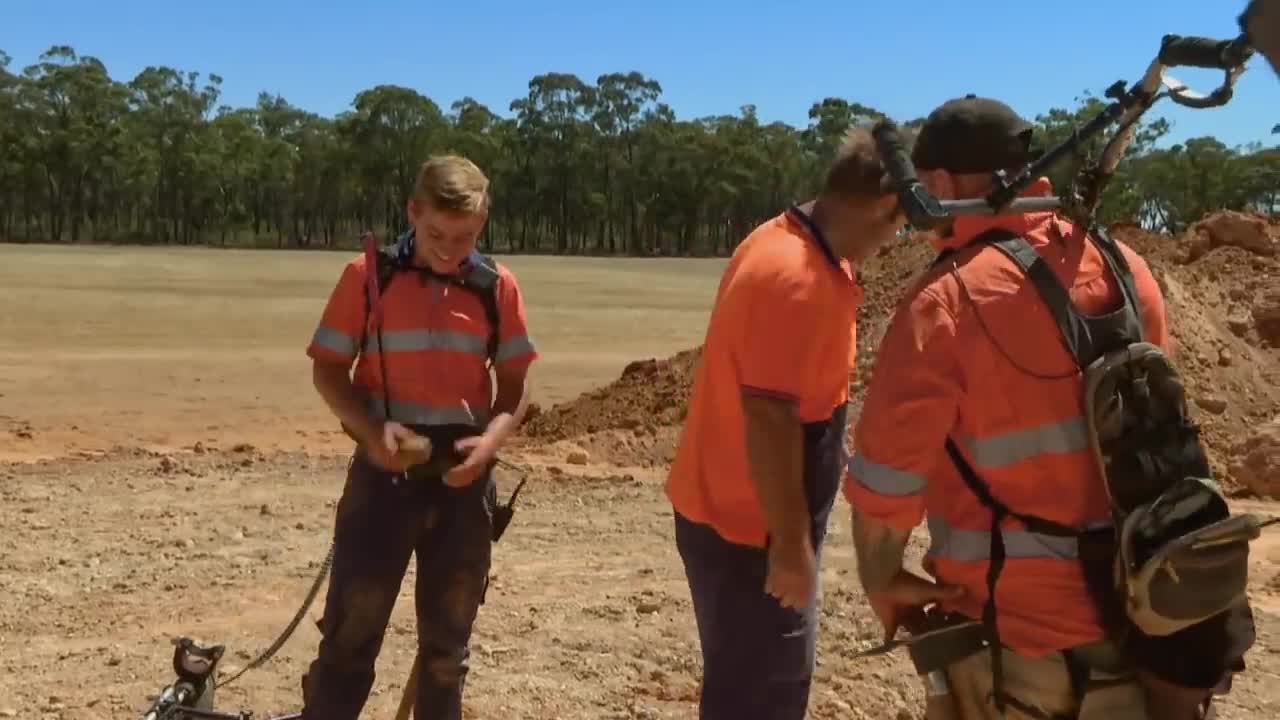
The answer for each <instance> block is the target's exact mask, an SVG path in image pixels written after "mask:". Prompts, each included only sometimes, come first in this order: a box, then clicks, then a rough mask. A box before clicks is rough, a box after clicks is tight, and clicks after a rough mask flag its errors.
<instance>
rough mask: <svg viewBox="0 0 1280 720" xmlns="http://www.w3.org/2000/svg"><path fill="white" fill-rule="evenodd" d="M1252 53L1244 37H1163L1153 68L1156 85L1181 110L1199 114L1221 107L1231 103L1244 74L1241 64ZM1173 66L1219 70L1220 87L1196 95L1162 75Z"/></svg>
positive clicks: (1186, 87) (1174, 79)
mask: <svg viewBox="0 0 1280 720" xmlns="http://www.w3.org/2000/svg"><path fill="white" fill-rule="evenodd" d="M1253 52H1254V50H1253V46H1252V45H1250V44H1249V36H1248V35H1247V34H1245V33H1241V34H1240V35H1239V36H1237V37H1235V38H1233V39H1230V40H1214V39H1212V38H1203V37H1186V36H1182V35H1165V36H1164V38H1163V39H1162V40H1161V42H1160V53H1159V55H1157V56H1156V60H1155V65H1156V66H1158V68H1159V75H1160V84H1162V85H1164V86H1165V87H1166V88H1168V90H1169V99H1170V100H1172V101H1174V102H1175V103H1177V104H1179V105H1182V106H1183V107H1189V108H1193V109H1197V110H1202V109H1205V108H1212V107H1221V106H1223V105H1226V104H1227V102H1228V101H1229V100H1231V95H1232V92H1233V88H1234V86H1235V83H1236V79H1237V78H1239V77H1240V73H1242V72H1244V66H1245V63H1247V62H1248V61H1249V58H1251V57H1252V56H1253ZM1177 66H1186V67H1202V68H1211V69H1216V70H1221V71H1222V73H1223V78H1222V83H1221V84H1220V85H1218V87H1216V88H1214V89H1213V91H1212V92H1209V93H1207V94H1206V93H1199V92H1196V91H1195V90H1192V89H1191V88H1190V87H1188V86H1187V85H1186V84H1185V83H1183V82H1182V81H1180V80H1178V79H1176V78H1173V77H1170V76H1169V74H1168V73H1167V72H1165V70H1166V69H1167V68H1171V67H1177Z"/></svg>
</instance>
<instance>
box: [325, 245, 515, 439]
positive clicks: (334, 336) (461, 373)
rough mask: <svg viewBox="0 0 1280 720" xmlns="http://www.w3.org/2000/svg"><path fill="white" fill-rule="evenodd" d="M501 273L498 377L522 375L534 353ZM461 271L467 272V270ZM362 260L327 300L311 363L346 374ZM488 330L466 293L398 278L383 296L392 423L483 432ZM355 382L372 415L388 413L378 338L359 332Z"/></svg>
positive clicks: (359, 311)
mask: <svg viewBox="0 0 1280 720" xmlns="http://www.w3.org/2000/svg"><path fill="white" fill-rule="evenodd" d="M495 265H496V267H497V270H498V281H497V282H498V285H497V299H498V324H499V330H500V336H499V343H498V349H497V353H496V357H495V359H494V365H495V367H496V368H509V367H516V366H520V365H525V366H527V365H528V364H530V363H532V362H533V361H534V360H535V359H536V358H537V357H538V352H537V349H536V348H535V347H534V344H533V342H532V340H531V339H530V337H529V329H528V323H527V319H526V314H525V306H524V299H523V297H522V296H521V293H520V286H519V284H518V283H517V282H516V278H515V275H513V274H512V273H511V271H510V270H509V269H507V268H506V267H505V266H504V265H502V264H501V263H495ZM465 270H466V268H465V266H464V268H463V271H465ZM367 272H368V268H367V267H366V262H365V256H364V255H363V254H361V255H357V256H355V257H353V258H352V259H351V260H350V261H348V262H347V264H346V266H345V267H344V268H343V270H342V275H341V276H340V277H339V279H338V283H337V285H336V286H335V287H334V289H333V291H332V293H331V294H330V296H329V300H328V303H327V304H326V306H325V309H324V312H323V314H322V315H321V318H320V323H319V326H318V327H317V328H316V331H315V334H314V336H313V337H312V340H311V343H310V345H308V347H307V355H308V356H310V357H311V358H313V359H316V360H321V361H326V362H333V363H339V364H344V365H346V366H348V367H350V365H351V363H352V362H353V361H356V359H357V347H356V346H357V344H358V343H359V342H360V338H361V335H362V330H363V329H364V327H365V321H366V309H365V282H366V273H367ZM489 332H490V329H489V322H488V319H487V318H486V317H485V311H484V305H483V304H482V303H481V301H480V299H479V298H478V297H477V296H476V295H475V294H473V293H472V292H470V291H468V290H465V289H463V288H460V287H457V286H454V285H450V284H448V283H446V282H443V281H440V280H435V279H430V278H427V277H425V276H423V275H421V274H419V273H417V272H414V271H412V270H409V271H404V272H398V273H396V274H395V276H394V277H393V279H392V280H391V282H390V283H389V285H388V286H387V287H386V288H385V290H384V292H383V295H382V345H383V348H385V350H386V365H385V366H386V373H387V387H388V389H389V391H390V393H389V395H390V403H391V419H393V420H395V421H397V422H400V423H403V424H406V425H418V426H431V425H447V424H458V423H460V424H470V425H476V426H478V427H480V428H483V427H484V426H485V425H486V424H487V423H488V421H489V419H490V414H491V408H492V402H493V385H492V377H491V375H490V372H489V368H488V367H487V364H486V363H487V355H486V353H487V341H488V337H489ZM365 335H366V338H365V342H364V350H365V352H364V353H363V354H359V360H358V361H357V362H356V366H355V373H354V375H353V377H352V383H353V384H354V385H355V386H356V387H357V388H359V389H361V390H363V391H364V392H365V393H367V395H368V403H369V410H370V412H371V413H373V414H374V416H376V417H379V418H382V417H386V415H385V414H384V407H383V406H384V402H383V393H382V387H383V376H382V365H381V363H380V359H379V357H378V356H379V353H380V351H381V350H382V349H383V348H380V347H379V346H378V337H377V334H376V332H375V331H374V328H373V327H369V328H368V332H367V333H365Z"/></svg>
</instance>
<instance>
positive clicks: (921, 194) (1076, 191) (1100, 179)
mask: <svg viewBox="0 0 1280 720" xmlns="http://www.w3.org/2000/svg"><path fill="white" fill-rule="evenodd" d="M1252 54H1253V48H1252V47H1250V45H1249V43H1248V38H1247V36H1245V35H1243V34H1242V35H1240V36H1238V37H1236V38H1232V39H1229V40H1215V39H1212V38H1201V37H1188V36H1181V35H1165V36H1164V37H1163V38H1162V39H1161V43H1160V51H1159V53H1158V55H1157V57H1156V58H1155V59H1154V60H1152V61H1151V63H1150V65H1149V66H1148V67H1147V69H1146V72H1145V73H1143V76H1142V78H1141V79H1140V80H1138V81H1137V82H1136V83H1134V85H1133V87H1131V88H1129V89H1128V90H1126V89H1125V84H1124V82H1123V81H1122V82H1117V83H1115V84H1113V85H1112V86H1111V87H1109V88H1108V89H1107V92H1106V95H1107V97H1109V98H1111V99H1112V102H1111V103H1109V104H1107V105H1106V106H1105V107H1104V108H1103V109H1102V110H1101V111H1100V112H1098V113H1097V114H1096V115H1095V116H1094V117H1092V118H1091V119H1090V120H1089V122H1087V123H1086V124H1085V125H1084V127H1082V128H1079V129H1077V130H1076V131H1075V132H1073V133H1072V134H1071V136H1070V137H1069V138H1067V139H1065V140H1063V141H1062V142H1060V143H1058V144H1057V145H1055V146H1054V147H1052V148H1050V149H1049V150H1048V151H1047V152H1045V153H1044V154H1043V155H1041V156H1040V157H1038V158H1036V160H1035V161H1034V162H1032V163H1030V164H1029V165H1027V166H1026V167H1024V168H1023V169H1022V170H1021V171H1019V172H1018V173H1017V175H1016V176H1015V177H1013V178H1012V179H1010V178H1008V177H1006V174H1005V173H1004V172H1003V171H1000V172H996V173H993V177H992V180H993V185H994V188H993V189H992V191H991V192H990V193H988V194H987V196H986V197H983V198H979V199H973V200H939V199H938V198H936V197H934V195H933V194H932V193H930V192H929V191H928V189H926V188H925V187H924V185H923V184H922V183H921V182H920V180H919V179H918V178H917V177H916V171H915V167H914V165H913V164H912V162H911V156H910V153H909V152H908V151H907V148H906V145H905V144H904V143H903V141H902V138H901V137H900V135H899V133H898V127H897V125H896V124H895V123H894V122H893V121H891V120H881V121H880V122H878V123H876V125H875V126H874V127H873V128H872V135H873V137H874V138H875V141H876V145H877V147H878V149H879V153H880V157H881V160H882V162H883V163H884V166H885V170H886V172H887V174H888V175H889V177H890V179H891V180H892V182H893V185H894V187H895V189H896V190H897V193H898V198H899V202H900V204H901V207H902V210H903V212H904V213H905V214H906V216H907V220H908V222H909V223H910V224H911V225H912V226H913V227H916V228H918V229H922V230H927V229H930V228H933V227H937V226H939V225H942V224H944V223H946V222H947V221H948V220H950V219H951V218H954V217H955V216H957V215H996V214H1003V213H1020V212H1034V211H1037V210H1041V211H1043V210H1059V209H1061V210H1065V211H1067V212H1068V214H1070V215H1071V216H1072V218H1073V219H1074V220H1076V221H1077V222H1079V223H1082V224H1087V222H1088V221H1089V220H1090V219H1091V218H1092V215H1093V211H1094V208H1095V206H1096V205H1097V202H1098V199H1099V198H1100V196H1101V193H1102V189H1103V187H1104V186H1105V185H1106V182H1107V180H1108V179H1109V178H1110V177H1111V175H1112V173H1114V172H1115V169H1116V166H1117V164H1118V163H1119V161H1120V157H1121V156H1123V154H1124V152H1125V149H1126V148H1127V147H1128V145H1129V142H1130V140H1131V139H1132V137H1133V130H1134V126H1135V123H1136V122H1137V120H1138V118H1139V117H1141V116H1142V114H1143V113H1145V112H1146V111H1147V110H1148V109H1149V108H1150V107H1151V106H1152V104H1154V103H1155V101H1156V100H1157V99H1159V98H1160V97H1162V96H1167V97H1169V98H1170V99H1171V100H1172V101H1173V102H1175V103H1177V104H1179V105H1183V106H1185V107H1191V108H1209V107H1217V106H1221V105H1225V104H1226V103H1227V101H1228V100H1230V98H1231V92H1232V86H1233V85H1234V84H1235V80H1236V78H1237V77H1238V76H1239V75H1240V73H1241V72H1243V70H1244V65H1245V63H1246V62H1247V61H1248V59H1249V57H1250V56H1251V55H1252ZM1176 66H1191V67H1203V68H1217V69H1221V70H1222V71H1223V73H1224V79H1223V82H1222V84H1221V85H1220V86H1219V87H1217V88H1216V89H1214V90H1213V91H1212V92H1210V93H1208V94H1201V93H1197V92H1195V91H1193V90H1191V89H1190V88H1188V87H1187V86H1186V85H1184V84H1183V83H1181V82H1179V81H1177V80H1176V79H1174V78H1171V77H1169V76H1168V75H1167V74H1166V73H1165V70H1166V69H1167V68H1170V67H1176ZM1162 86H1163V87H1164V88H1165V89H1166V90H1167V92H1166V93H1163V94H1162V93H1160V92H1159V91H1160V89H1161V87H1162ZM1116 122H1119V124H1120V129H1119V131H1118V132H1117V133H1116V134H1115V136H1114V137H1112V138H1111V140H1110V141H1109V142H1108V143H1107V146H1106V148H1105V149H1104V151H1103V153H1102V157H1101V159H1100V161H1099V162H1095V163H1093V165H1092V166H1091V167H1089V168H1086V169H1084V170H1083V171H1082V172H1081V173H1080V174H1079V175H1078V177H1077V178H1076V181H1075V182H1073V183H1072V187H1071V190H1070V192H1069V193H1066V198H1065V199H1064V198H1061V197H1033V198H1019V197H1018V194H1019V193H1021V192H1022V191H1023V190H1024V189H1025V188H1026V187H1027V186H1029V185H1030V184H1031V183H1032V182H1033V181H1034V180H1035V179H1036V178H1038V177H1040V176H1041V175H1043V174H1044V173H1045V172H1046V171H1047V170H1048V169H1049V168H1050V167H1052V166H1054V165H1056V164H1057V163H1058V162H1059V161H1061V160H1062V158H1063V157H1065V156H1067V155H1069V154H1073V153H1077V152H1078V150H1079V148H1080V146H1081V145H1082V144H1083V143H1084V142H1085V141H1086V140H1088V139H1089V138H1091V137H1093V136H1095V135H1098V134H1099V133H1101V132H1102V131H1103V129H1105V128H1106V127H1107V126H1108V125H1111V124H1112V123H1116Z"/></svg>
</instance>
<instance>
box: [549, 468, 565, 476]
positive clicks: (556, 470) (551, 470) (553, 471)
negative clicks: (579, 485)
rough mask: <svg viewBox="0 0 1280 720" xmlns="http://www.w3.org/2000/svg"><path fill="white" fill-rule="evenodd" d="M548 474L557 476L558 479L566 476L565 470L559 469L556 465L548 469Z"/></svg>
mask: <svg viewBox="0 0 1280 720" xmlns="http://www.w3.org/2000/svg"><path fill="white" fill-rule="evenodd" d="M547 472H549V473H551V474H552V475H554V476H556V477H559V476H561V475H563V474H564V469H563V468H560V467H557V466H555V465H552V466H551V467H548V468H547Z"/></svg>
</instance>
